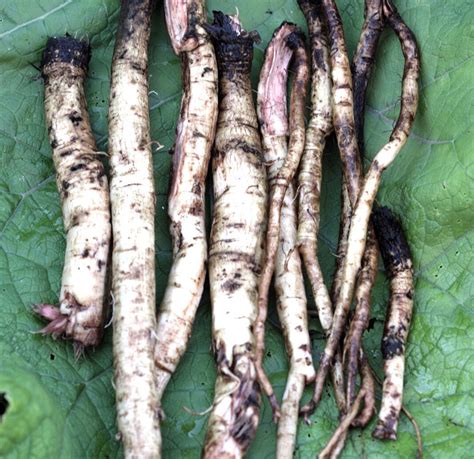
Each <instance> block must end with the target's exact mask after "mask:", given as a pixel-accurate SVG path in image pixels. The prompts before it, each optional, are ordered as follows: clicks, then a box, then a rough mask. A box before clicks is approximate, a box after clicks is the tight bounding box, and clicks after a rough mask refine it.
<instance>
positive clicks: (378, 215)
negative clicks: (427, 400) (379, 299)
mask: <svg viewBox="0 0 474 459" xmlns="http://www.w3.org/2000/svg"><path fill="white" fill-rule="evenodd" d="M373 220H374V226H375V228H376V232H377V238H378V240H379V243H380V250H381V252H382V256H383V260H384V265H385V270H386V273H387V276H388V277H389V278H390V302H389V306H388V308H387V319H386V321H385V327H384V333H383V338H382V356H383V359H384V374H385V378H384V381H383V388H382V405H381V408H380V412H379V419H378V422H377V426H376V427H375V429H374V431H373V433H372V435H373V436H374V437H375V438H379V439H382V440H396V438H397V426H398V419H399V417H400V411H401V409H402V401H403V375H404V371H405V346H406V341H407V337H408V332H409V330H410V323H411V317H412V313H413V266H412V260H411V254H410V249H409V247H408V243H407V241H406V238H405V235H404V233H403V229H402V227H401V225H400V223H399V221H398V220H397V219H396V217H395V216H394V215H393V214H392V213H391V212H390V211H389V209H387V208H383V207H382V208H378V209H377V210H376V211H375V212H374V217H373Z"/></svg>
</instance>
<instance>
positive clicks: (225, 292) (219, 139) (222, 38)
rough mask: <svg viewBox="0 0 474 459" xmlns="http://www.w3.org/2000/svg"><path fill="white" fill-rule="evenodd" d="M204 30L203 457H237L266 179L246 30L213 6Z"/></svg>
mask: <svg viewBox="0 0 474 459" xmlns="http://www.w3.org/2000/svg"><path fill="white" fill-rule="evenodd" d="M206 30H208V32H209V33H210V35H211V37H212V38H213V42H214V45H215V49H216V56H217V62H218V67H219V74H220V77H219V115H218V122H217V132H216V141H215V147H214V152H213V162H212V169H213V185H214V212H213V222H212V230H211V239H210V251H209V280H210V288H211V301H212V313H213V318H212V320H213V344H214V350H215V353H216V360H217V373H218V376H217V381H216V388H215V396H214V403H213V409H212V412H211V415H210V418H209V424H208V431H207V435H206V440H205V445H204V451H203V457H204V458H207V459H209V458H241V457H243V456H244V455H245V453H246V451H247V449H248V447H249V445H250V442H251V441H252V439H253V438H254V436H255V432H256V429H257V425H258V419H259V412H260V389H259V385H258V380H257V373H256V369H255V363H254V356H255V337H254V333H253V324H254V323H255V319H256V317H257V299H258V283H259V274H260V272H261V268H262V255H263V244H264V235H265V229H266V220H267V218H266V217H267V215H266V203H267V184H266V174H265V167H264V164H263V157H262V148H261V143H260V136H259V133H258V124H257V117H256V113H255V108H254V105H253V99H252V88H251V83H250V67H251V63H252V55H253V42H254V35H253V34H249V33H247V32H246V31H245V30H243V29H242V27H241V25H240V23H239V22H238V20H237V19H236V18H233V17H230V16H226V15H224V14H223V13H220V12H214V23H213V24H212V25H206Z"/></svg>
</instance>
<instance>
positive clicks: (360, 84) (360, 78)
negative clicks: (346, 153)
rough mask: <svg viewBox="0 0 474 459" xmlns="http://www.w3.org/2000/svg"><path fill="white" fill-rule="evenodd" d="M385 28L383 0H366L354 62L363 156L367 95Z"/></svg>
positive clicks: (356, 113) (356, 119) (356, 112)
mask: <svg viewBox="0 0 474 459" xmlns="http://www.w3.org/2000/svg"><path fill="white" fill-rule="evenodd" d="M383 28H384V16H383V10H382V0H365V12H364V24H363V26H362V32H361V35H360V38H359V43H358V45H357V50H356V53H355V55H354V60H353V63H352V69H353V70H352V77H353V80H354V122H355V130H356V135H357V142H358V145H359V151H360V153H361V156H363V152H364V150H365V147H364V119H365V97H366V93H367V85H368V83H369V80H370V75H371V74H372V70H373V67H374V63H375V52H376V49H377V45H378V42H379V39H380V35H381V34H382V31H383Z"/></svg>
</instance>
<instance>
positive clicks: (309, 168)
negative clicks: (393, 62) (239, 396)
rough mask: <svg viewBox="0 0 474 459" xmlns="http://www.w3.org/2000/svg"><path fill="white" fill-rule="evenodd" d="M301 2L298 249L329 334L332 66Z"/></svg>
mask: <svg viewBox="0 0 474 459" xmlns="http://www.w3.org/2000/svg"><path fill="white" fill-rule="evenodd" d="M298 4H299V6H300V8H301V10H302V11H303V13H304V15H305V17H306V21H307V23H308V31H309V37H310V44H311V56H312V59H311V70H312V79H311V115H310V119H309V122H308V126H307V128H306V141H305V149H304V152H303V156H302V157H301V163H300V168H299V174H298V198H299V201H298V248H299V251H300V254H301V256H302V258H303V261H304V267H305V270H306V275H307V276H308V279H309V282H310V284H311V290H312V293H313V297H314V301H315V303H316V308H317V311H318V317H319V321H320V323H321V327H322V329H323V330H324V333H325V335H326V336H327V335H328V334H329V332H330V330H331V327H332V301H331V297H330V295H329V292H328V289H327V287H326V285H325V283H324V278H323V273H322V270H321V267H320V265H319V260H318V232H319V223H320V195H321V179H322V160H323V152H324V147H325V145H326V138H327V137H328V136H329V134H330V133H331V132H332V129H333V124H332V116H333V113H332V98H331V87H332V82H331V73H330V72H331V68H330V62H329V49H328V45H327V39H326V35H325V33H324V32H323V30H322V24H321V18H320V17H319V12H318V11H317V9H316V6H315V5H314V4H313V3H311V2H310V1H309V0H299V1H298ZM331 376H332V381H333V386H334V394H335V398H336V403H337V405H338V408H339V411H340V412H344V410H345V406H346V403H345V396H344V381H343V379H344V378H343V368H342V362H341V356H340V354H337V355H336V358H335V359H334V364H333V366H332V368H331Z"/></svg>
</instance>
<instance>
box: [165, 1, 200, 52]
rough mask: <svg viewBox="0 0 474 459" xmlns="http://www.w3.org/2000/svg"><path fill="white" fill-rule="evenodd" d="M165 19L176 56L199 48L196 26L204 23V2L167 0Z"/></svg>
mask: <svg viewBox="0 0 474 459" xmlns="http://www.w3.org/2000/svg"><path fill="white" fill-rule="evenodd" d="M163 3H164V7H165V19H166V27H167V29H168V35H169V37H170V40H171V46H172V47H173V50H174V52H175V53H176V54H181V53H183V52H187V51H192V50H193V49H194V48H196V46H198V44H199V42H200V40H199V32H197V31H196V29H195V26H196V24H199V23H201V22H202V21H203V19H206V18H204V16H203V7H204V1H203V0H165V1H164V2H163Z"/></svg>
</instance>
